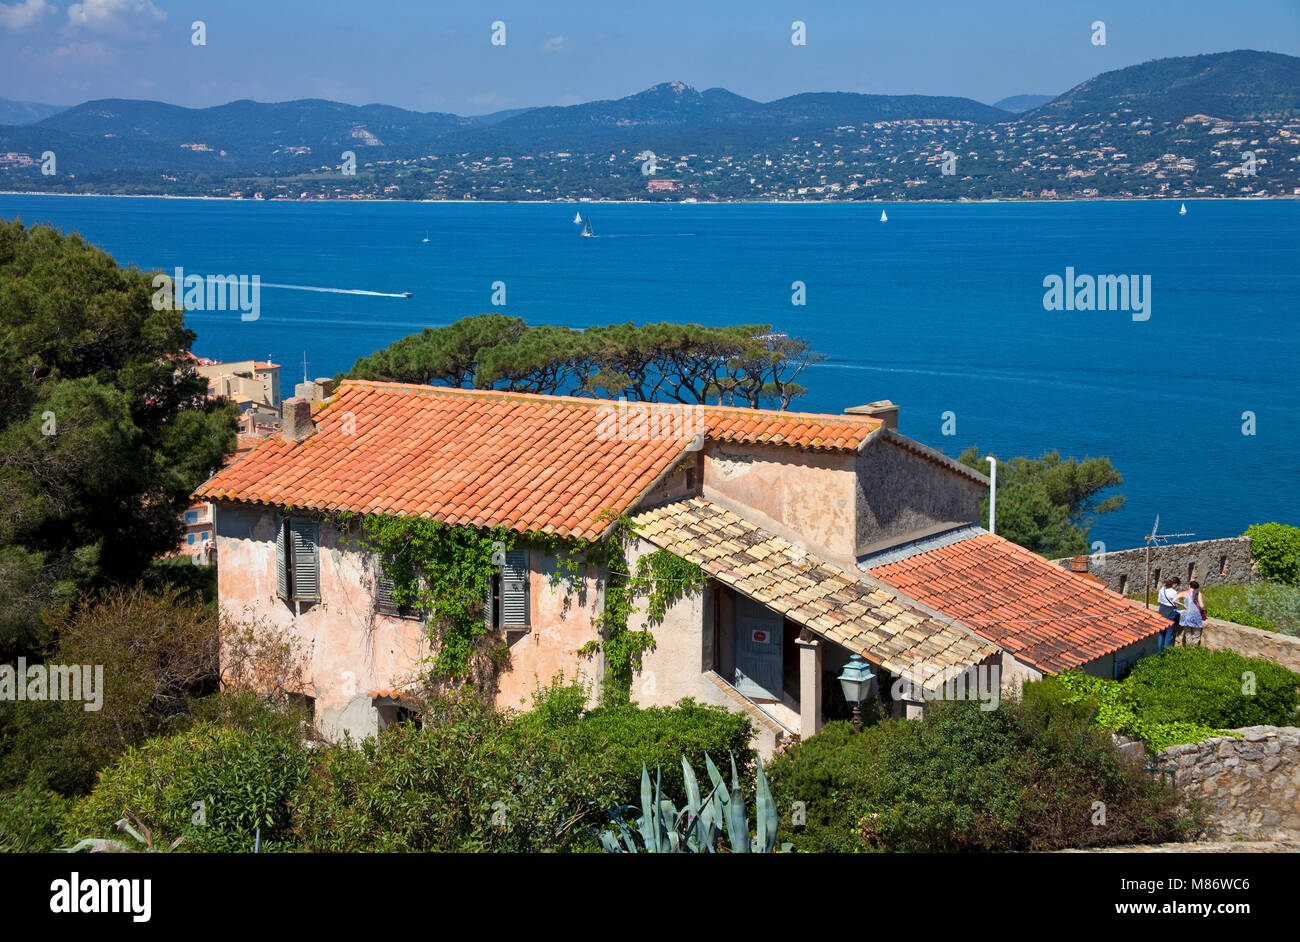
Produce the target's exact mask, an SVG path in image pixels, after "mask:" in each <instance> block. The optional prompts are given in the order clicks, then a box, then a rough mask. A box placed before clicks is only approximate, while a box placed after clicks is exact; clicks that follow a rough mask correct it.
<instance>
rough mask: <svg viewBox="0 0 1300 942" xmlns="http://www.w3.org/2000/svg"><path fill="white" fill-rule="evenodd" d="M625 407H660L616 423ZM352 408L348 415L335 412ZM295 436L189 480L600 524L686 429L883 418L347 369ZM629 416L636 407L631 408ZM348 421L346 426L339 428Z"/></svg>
mask: <svg viewBox="0 0 1300 942" xmlns="http://www.w3.org/2000/svg"><path fill="white" fill-rule="evenodd" d="M620 410H625V411H626V414H628V415H629V416H636V415H638V414H639V415H641V416H642V417H643V418H642V422H645V418H644V417H646V416H650V415H658V416H659V418H658V419H657V420H656V421H655V422H654V423H651V427H650V428H645V427H644V426H643V427H642V428H641V429H640V430H639V432H640V434H638V428H637V426H636V425H635V424H630V425H628V426H625V427H624V429H625V431H626V434H621V433H620V428H619V424H618V417H619V414H620ZM348 413H350V416H348V417H349V418H350V419H351V420H352V421H350V422H346V423H345V422H342V421H332V420H333V419H334V417H336V416H338V417H344V416H347V414H348ZM313 419H314V420H315V422H316V423H317V431H316V432H315V434H313V435H312V436H311V437H310V438H308V439H306V440H305V441H302V442H298V443H294V442H292V441H287V440H285V439H284V438H283V436H280V435H276V436H272V437H270V438H267V439H265V440H263V441H262V442H260V443H259V444H258V445H257V447H255V448H254V449H253V450H252V451H250V452H249V453H248V454H247V455H246V456H244V457H243V458H241V459H239V460H237V461H235V462H234V463H232V464H231V465H230V466H229V467H227V468H225V469H223V470H222V471H220V472H219V473H218V474H217V475H216V476H214V477H213V478H211V479H210V480H208V481H207V482H206V483H205V484H203V485H202V486H201V487H200V488H199V489H198V490H197V491H195V496H196V497H197V498H201V499H203V500H234V501H248V502H253V503H265V504H280V505H288V506H296V507H307V508H329V509H331V510H349V511H354V512H358V513H397V514H409V515H419V516H426V517H431V518H433V519H437V520H444V521H448V522H451V523H457V524H467V525H472V526H506V527H509V528H511V529H515V530H519V531H529V530H543V531H546V532H556V533H560V534H562V535H566V536H578V537H583V538H586V539H594V538H598V537H599V536H601V535H602V534H603V532H604V531H605V529H607V527H608V524H607V523H606V522H604V521H597V519H596V518H597V516H598V515H599V514H600V513H601V512H602V511H604V510H606V509H609V508H613V509H614V510H616V511H619V512H622V511H624V510H626V509H627V508H628V507H630V506H632V504H633V503H634V502H635V501H636V500H637V499H638V498H639V497H640V496H641V494H642V493H644V491H645V490H646V488H648V487H649V486H650V484H652V483H653V482H654V480H655V479H656V478H657V477H658V476H659V475H660V474H661V473H663V472H664V471H666V470H667V469H668V468H669V467H671V465H672V464H673V462H675V461H676V460H677V459H678V458H679V457H680V455H681V454H682V452H683V450H684V449H685V446H686V445H687V444H688V443H689V442H690V440H691V438H692V437H693V436H694V434H695V432H696V431H697V430H698V429H701V428H708V429H709V432H708V437H709V438H711V439H715V440H718V441H732V442H751V443H752V442H758V441H761V440H765V439H766V438H768V437H770V438H772V439H773V440H780V441H781V442H783V443H786V444H789V445H792V446H795V447H799V448H805V449H813V450H818V449H825V448H826V447H828V446H826V445H825V444H824V443H823V442H822V441H821V439H820V438H819V437H818V435H817V434H815V433H817V432H819V431H824V430H825V429H826V428H830V427H833V428H834V429H835V430H836V433H837V437H838V444H837V445H836V446H835V447H836V448H838V449H841V450H852V449H856V448H857V447H859V446H860V445H861V444H862V442H863V440H864V439H865V438H866V437H867V436H868V435H870V434H871V433H872V432H873V431H875V430H876V429H877V428H878V427H879V426H880V421H879V420H877V419H871V418H865V417H862V416H853V415H845V416H821V415H804V414H801V413H789V412H775V411H769V410H763V409H744V408H731V407H721V406H700V407H684V406H672V405H666V404H658V403H618V402H611V401H609V400H601V399H579V398H573V397H565V396H539V395H530V394H525V393H507V392H499V391H493V390H467V389H451V388H447V387H436V386H417V385H410V384H401V383H374V382H363V381H359V380H344V381H343V383H342V384H341V385H340V387H339V390H338V393H337V395H335V396H334V397H333V398H332V399H330V400H327V401H326V403H325V404H324V405H323V406H322V407H320V408H319V409H318V410H317V412H316V414H315V415H314V416H313ZM633 422H634V420H633ZM345 429H347V430H349V431H351V430H353V429H354V430H355V431H354V432H353V434H344V431H345Z"/></svg>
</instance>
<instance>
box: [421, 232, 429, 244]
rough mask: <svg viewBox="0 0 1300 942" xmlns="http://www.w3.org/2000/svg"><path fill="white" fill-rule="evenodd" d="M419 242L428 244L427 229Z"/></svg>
mask: <svg viewBox="0 0 1300 942" xmlns="http://www.w3.org/2000/svg"><path fill="white" fill-rule="evenodd" d="M420 241H421V242H428V241H429V231H428V230H427V229H426V230H425V231H424V238H423V239H421V240H420Z"/></svg>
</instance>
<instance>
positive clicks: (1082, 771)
mask: <svg viewBox="0 0 1300 942" xmlns="http://www.w3.org/2000/svg"><path fill="white" fill-rule="evenodd" d="M768 772H769V777H770V779H771V781H772V785H773V790H774V792H775V794H776V796H777V806H778V808H780V809H781V814H782V822H783V833H784V834H785V835H788V836H789V837H790V838H791V840H792V841H793V843H794V846H795V848H796V849H797V850H802V851H848V850H877V851H1040V850H1053V849H1059V848H1065V847H1088V846H1098V845H1108V844H1126V843H1138V842H1157V841H1164V840H1173V839H1176V838H1177V836H1178V835H1180V834H1182V833H1184V832H1185V831H1186V830H1188V829H1193V828H1195V827H1196V826H1197V818H1196V816H1195V814H1193V815H1192V816H1191V817H1189V818H1186V819H1183V818H1180V816H1179V814H1178V813H1177V810H1176V809H1177V805H1178V799H1177V797H1176V795H1175V794H1174V793H1173V791H1172V790H1171V789H1169V788H1168V787H1167V786H1166V785H1164V783H1162V782H1161V781H1160V780H1158V779H1155V778H1153V777H1152V776H1150V775H1148V774H1147V773H1145V772H1144V771H1143V770H1142V768H1141V766H1140V765H1137V764H1134V763H1131V762H1127V761H1125V760H1124V759H1122V758H1121V757H1120V756H1119V755H1118V753H1117V752H1116V751H1115V750H1114V748H1113V746H1112V744H1111V742H1110V737H1109V734H1108V733H1106V732H1104V731H1102V730H1100V729H1097V728H1096V727H1095V726H1093V725H1092V723H1091V709H1089V708H1086V707H1083V706H1080V705H1078V704H1066V703H1064V702H1062V701H1061V700H1060V699H1055V698H1052V697H1047V696H1034V697H1031V696H1028V695H1027V696H1026V699H1025V700H1024V701H1023V702H1016V701H1004V702H1003V703H1002V704H1001V705H1000V706H999V707H998V709H996V710H991V711H984V710H980V709H979V708H978V705H976V704H972V703H936V704H934V705H933V706H932V707H931V708H930V709H929V710H928V711H927V714H926V718H925V719H924V720H923V721H920V722H917V721H907V720H885V721H883V722H881V723H879V724H877V725H876V726H873V727H870V728H868V729H866V730H865V731H864V732H862V733H861V734H857V735H855V734H853V733H852V731H851V727H850V726H849V725H848V724H847V723H831V724H827V726H826V727H825V728H824V729H823V730H822V732H820V733H818V734H817V735H816V736H813V737H812V738H810V739H808V740H806V741H804V742H801V743H798V744H796V745H795V746H794V747H792V748H791V749H790V750H789V751H788V752H786V753H785V754H783V755H781V756H778V757H777V758H776V759H774V760H773V762H772V764H771V766H770V767H769V770H768ZM1097 801H1102V802H1104V803H1105V808H1106V821H1105V824H1104V825H1098V824H1094V819H1095V806H1094V802H1097ZM795 808H800V809H803V810H804V813H805V814H806V823H805V824H804V825H803V826H798V825H797V824H795V823H794V822H793V821H791V824H792V826H791V827H784V824H785V822H786V821H788V820H791V818H790V817H789V815H790V812H791V810H792V809H795Z"/></svg>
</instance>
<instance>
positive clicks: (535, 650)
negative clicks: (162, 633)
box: [216, 504, 602, 739]
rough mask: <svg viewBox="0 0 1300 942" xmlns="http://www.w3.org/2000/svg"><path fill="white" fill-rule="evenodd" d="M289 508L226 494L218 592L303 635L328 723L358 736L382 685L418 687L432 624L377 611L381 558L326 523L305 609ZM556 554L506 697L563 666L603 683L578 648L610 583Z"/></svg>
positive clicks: (539, 563)
mask: <svg viewBox="0 0 1300 942" xmlns="http://www.w3.org/2000/svg"><path fill="white" fill-rule="evenodd" d="M279 519H280V512H279V511H276V510H272V509H268V508H250V507H246V506H242V505H235V504H219V505H218V506H217V512H216V531H217V536H216V539H217V547H218V559H219V564H218V576H217V579H218V595H219V598H220V605H221V610H222V613H223V614H224V615H226V616H227V617H230V618H233V619H243V618H256V619H264V620H265V621H267V622H269V623H270V625H272V626H274V627H275V628H278V629H280V630H282V631H287V632H291V633H292V634H293V635H294V636H296V638H297V640H298V643H299V647H300V651H301V653H302V654H303V656H304V660H305V667H306V680H307V689H305V690H303V691H302V693H304V694H307V695H308V696H312V697H314V698H315V701H316V722H317V726H318V727H319V728H320V730H321V732H322V733H324V734H325V735H326V736H329V737H331V738H337V737H338V736H340V735H341V734H342V733H344V732H347V733H349V734H351V735H352V736H353V738H355V739H359V738H364V737H365V736H367V735H371V734H373V733H375V732H376V731H377V728H378V714H377V712H376V710H375V706H374V703H373V701H372V698H371V694H372V693H373V692H374V691H377V690H402V689H411V688H415V687H417V686H418V684H419V680H420V677H421V675H422V674H423V673H425V672H426V671H427V670H428V665H427V664H426V663H425V661H426V659H427V658H428V657H429V656H430V655H431V654H432V653H434V652H433V648H432V646H431V644H430V642H429V640H428V638H427V636H426V634H425V630H424V628H423V626H422V624H421V623H420V622H419V621H418V620H416V619H409V618H398V617H396V616H390V615H384V614H380V613H378V612H375V611H374V604H373V599H374V571H375V570H374V561H373V558H372V557H371V556H369V555H368V554H365V553H362V552H361V551H359V550H358V549H357V548H356V547H352V546H345V545H343V544H342V540H341V536H342V535H341V534H340V532H339V530H338V529H337V528H336V527H334V526H332V525H331V524H330V523H329V522H328V521H322V522H321V523H320V549H319V554H318V555H319V560H320V587H321V601H320V602H318V603H314V604H311V605H303V606H301V609H300V610H299V611H297V612H295V611H294V609H293V608H292V607H291V606H290V605H289V604H286V603H285V602H284V601H283V600H281V599H280V598H279V596H278V595H277V594H276V578H275V532H276V526H277V521H278V520H279ZM557 565H558V564H557V563H556V561H555V560H554V559H552V558H549V557H546V556H545V555H543V554H541V553H538V552H533V553H532V554H531V567H532V577H531V581H530V593H529V602H530V609H531V613H530V621H531V630H530V631H528V632H518V633H516V632H512V633H511V634H510V635H509V636H508V638H509V640H510V642H511V644H510V666H509V669H508V670H507V671H505V672H503V673H502V674H501V675H500V677H499V686H498V691H497V697H496V702H497V704H498V705H499V706H502V707H516V708H517V707H519V706H521V705H526V704H527V702H528V699H529V694H531V693H532V691H533V690H535V689H536V688H537V687H538V686H541V685H545V684H546V683H548V682H549V681H550V680H551V679H552V678H553V677H554V676H556V675H557V674H558V675H562V676H563V677H564V679H565V680H573V679H575V678H579V677H580V678H582V679H585V680H586V681H588V682H589V683H590V684H591V685H592V687H593V690H594V689H595V686H596V683H597V681H598V679H599V673H600V671H599V670H598V667H599V664H598V662H597V661H596V660H591V661H588V660H585V659H581V658H578V657H577V656H576V654H575V652H576V651H577V649H578V648H580V647H581V646H582V645H583V644H585V643H586V642H587V641H589V640H591V639H592V638H594V637H595V635H596V629H595V622H596V618H597V614H598V612H599V604H600V600H601V598H602V595H601V591H602V585H601V583H600V582H599V580H598V578H597V574H596V573H595V572H594V570H593V568H592V567H588V566H584V571H583V574H582V577H581V579H580V588H579V590H578V591H576V592H569V591H568V585H567V584H564V583H562V584H560V585H558V586H554V585H552V582H551V579H550V575H551V574H552V573H554V572H555V570H556V568H557Z"/></svg>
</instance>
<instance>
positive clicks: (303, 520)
mask: <svg viewBox="0 0 1300 942" xmlns="http://www.w3.org/2000/svg"><path fill="white" fill-rule="evenodd" d="M308 554H310V555H309V556H308ZM305 562H309V563H310V570H309V571H310V572H311V576H312V578H311V579H310V580H304V581H307V582H308V585H309V587H314V591H311V588H309V589H308V591H307V592H305V593H304V592H302V591H301V589H300V581H299V573H300V572H306V571H308V570H306V569H305V567H304V566H303V563H305ZM275 576H276V595H278V596H279V597H280V598H281V599H282V600H283V601H284V602H285V603H287V604H293V603H295V602H307V603H316V602H319V601H320V600H321V591H320V522H319V521H317V520H312V519H310V518H308V517H292V516H282V517H280V518H279V522H278V527H277V529H276V536H275Z"/></svg>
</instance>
